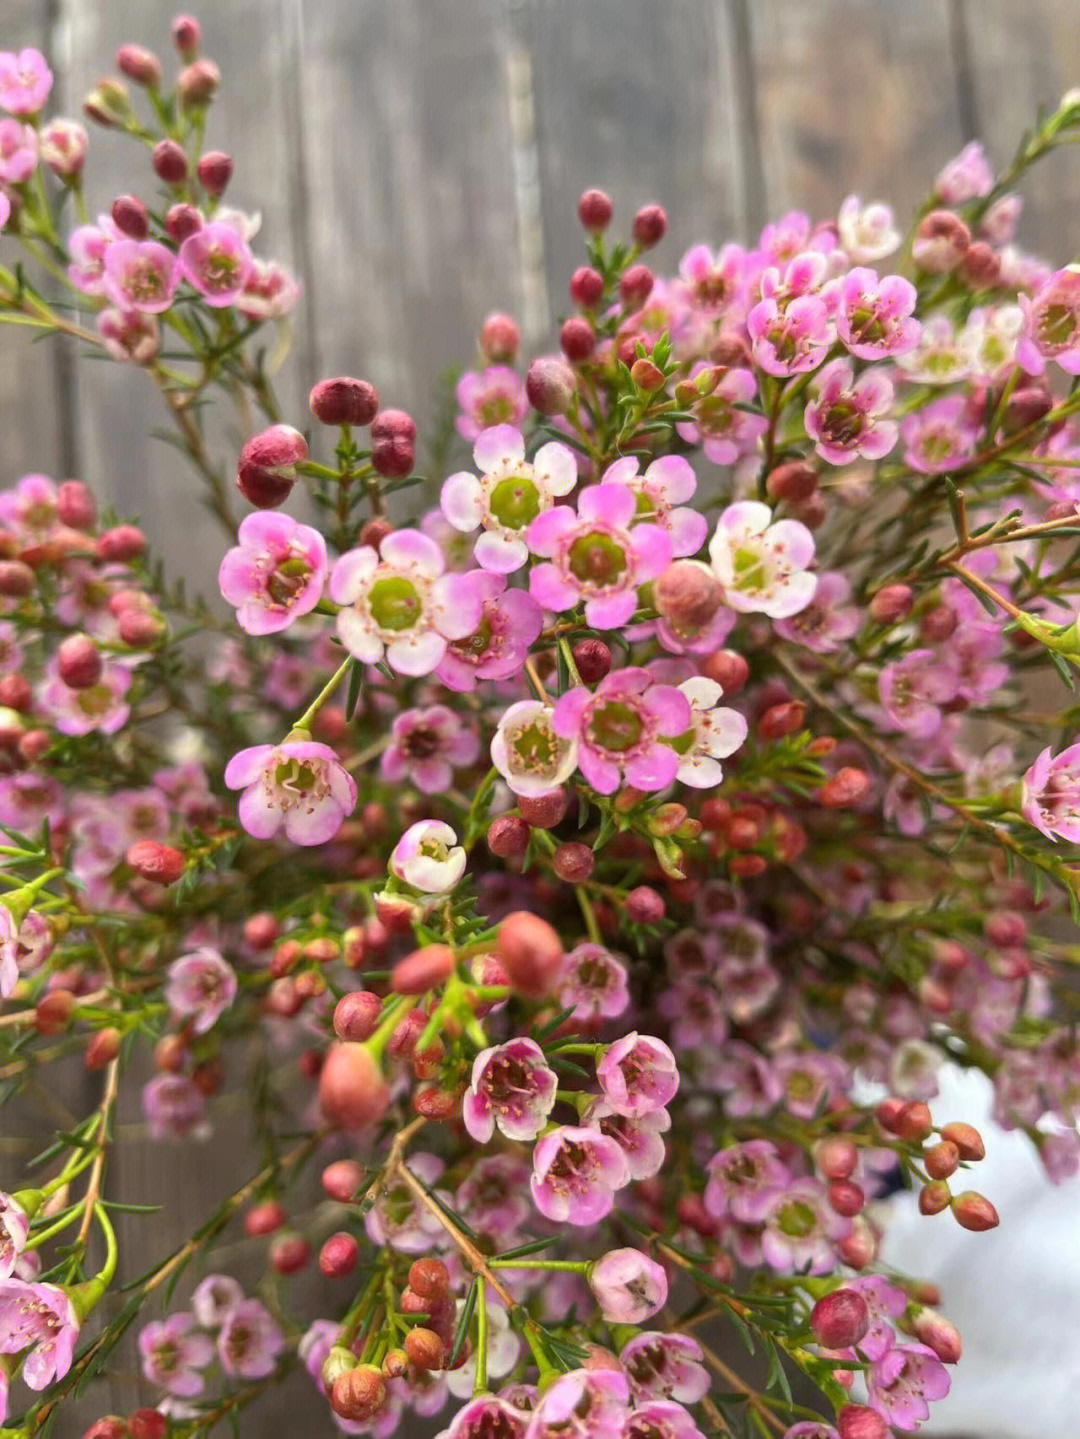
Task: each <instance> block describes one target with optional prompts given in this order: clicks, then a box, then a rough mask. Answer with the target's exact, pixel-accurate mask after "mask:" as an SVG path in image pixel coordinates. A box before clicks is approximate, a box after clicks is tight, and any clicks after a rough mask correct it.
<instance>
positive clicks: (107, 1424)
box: [82, 1414, 128, 1439]
mask: <svg viewBox="0 0 1080 1439" xmlns="http://www.w3.org/2000/svg"><path fill="white" fill-rule="evenodd" d="M82 1439H128V1426H127V1420H126V1419H121V1418H120V1416H119V1414H105V1415H104V1416H103V1417H102V1418H100V1419H96V1420H95V1421H94V1423H93V1424H91V1425H90V1428H89V1429H84V1430H83V1436H82Z"/></svg>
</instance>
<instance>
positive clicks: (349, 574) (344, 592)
mask: <svg viewBox="0 0 1080 1439" xmlns="http://www.w3.org/2000/svg"><path fill="white" fill-rule="evenodd" d="M378 564H379V557H378V555H377V554H376V553H375V551H374V550H373V549H372V548H371V546H370V545H362V546H361V547H360V548H359V549H356V550H348V551H347V552H346V553H345V554H343V555H342V556H341V558H340V559H339V560H338V561H337V563H336V564H335V565H334V568H333V570H332V571H331V573H330V598H331V599H332V600H333V601H334V603H335V604H337V605H351V604H352V602H353V600H355V599H356V597H357V595H358V594H359V593H360V591H361V589H362V587H363V583H364V581H365V580H367V579H370V577H371V576H372V575H373V574H374V573H375V570H376V569H377V567H378Z"/></svg>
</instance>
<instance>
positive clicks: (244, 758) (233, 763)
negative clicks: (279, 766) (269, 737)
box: [224, 744, 274, 789]
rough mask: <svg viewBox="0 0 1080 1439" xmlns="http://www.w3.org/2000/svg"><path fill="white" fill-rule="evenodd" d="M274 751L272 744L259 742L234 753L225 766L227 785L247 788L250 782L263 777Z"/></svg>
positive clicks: (232, 787) (252, 782) (233, 787)
mask: <svg viewBox="0 0 1080 1439" xmlns="http://www.w3.org/2000/svg"><path fill="white" fill-rule="evenodd" d="M273 753H274V746H273V745H272V744H257V745H252V747H251V748H250V749H242V750H241V751H240V752H239V754H234V755H233V757H232V759H231V760H230V761H229V763H228V764H227V765H226V766H225V775H224V779H225V783H226V785H227V786H228V787H229V789H246V788H247V786H248V785H249V784H254V783H255V782H256V780H258V779H259V778H261V776H262V774H263V771H264V770H265V769H266V766H267V764H268V763H269V762H270V756H271V755H272V754H273Z"/></svg>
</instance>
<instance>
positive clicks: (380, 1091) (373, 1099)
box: [319, 1043, 390, 1129]
mask: <svg viewBox="0 0 1080 1439" xmlns="http://www.w3.org/2000/svg"><path fill="white" fill-rule="evenodd" d="M319 1103H320V1104H321V1106H322V1111H323V1113H324V1114H325V1115H326V1117H327V1119H329V1120H330V1121H331V1122H332V1123H334V1124H338V1125H340V1126H341V1128H342V1129H363V1128H364V1127H365V1126H366V1125H368V1124H375V1123H377V1122H378V1120H380V1119H381V1118H382V1117H383V1115H384V1114H385V1113H386V1111H387V1109H388V1108H389V1105H390V1091H389V1089H388V1088H387V1084H386V1080H385V1079H384V1078H383V1076H382V1071H381V1070H380V1069H379V1066H378V1063H377V1061H376V1060H375V1058H374V1056H373V1055H372V1053H371V1051H370V1050H369V1049H367V1048H365V1046H364V1045H362V1044H346V1043H341V1044H332V1045H331V1046H330V1049H329V1052H328V1053H327V1056H326V1062H325V1064H324V1065H323V1067H322V1071H321V1073H320V1074H319Z"/></svg>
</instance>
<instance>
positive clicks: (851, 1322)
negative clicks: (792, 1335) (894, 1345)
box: [810, 1289, 870, 1349]
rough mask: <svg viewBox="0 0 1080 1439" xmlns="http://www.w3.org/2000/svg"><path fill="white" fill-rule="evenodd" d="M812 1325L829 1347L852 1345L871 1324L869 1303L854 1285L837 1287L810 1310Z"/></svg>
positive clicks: (817, 1334) (820, 1339)
mask: <svg viewBox="0 0 1080 1439" xmlns="http://www.w3.org/2000/svg"><path fill="white" fill-rule="evenodd" d="M810 1327H811V1329H813V1331H814V1335H815V1337H816V1338H817V1341H818V1343H819V1344H823V1345H824V1346H825V1348H826V1349H850V1348H851V1346H852V1345H853V1344H858V1342H859V1340H860V1339H862V1338H863V1336H864V1335H865V1334H866V1332H867V1330H868V1329H869V1328H870V1306H869V1305H868V1304H867V1302H866V1300H865V1299H864V1298H863V1297H862V1295H861V1294H859V1293H858V1292H857V1291H856V1290H854V1289H834V1290H833V1291H832V1293H831V1294H825V1295H823V1296H822V1298H821V1299H819V1300H818V1302H817V1303H816V1304H815V1305H814V1307H813V1309H812V1310H811V1311H810Z"/></svg>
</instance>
